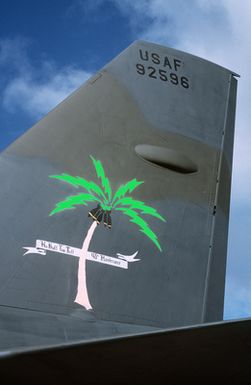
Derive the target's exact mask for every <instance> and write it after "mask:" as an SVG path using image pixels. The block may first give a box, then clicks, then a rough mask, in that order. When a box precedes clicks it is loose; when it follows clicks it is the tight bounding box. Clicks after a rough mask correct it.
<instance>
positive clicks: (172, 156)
mask: <svg viewBox="0 0 251 385" xmlns="http://www.w3.org/2000/svg"><path fill="white" fill-rule="evenodd" d="M135 152H136V154H137V155H139V156H140V157H141V158H143V159H145V160H147V161H148V162H151V163H153V164H156V165H158V166H161V167H164V168H167V169H169V170H172V171H176V172H179V173H182V174H191V173H194V172H197V171H198V167H197V165H196V164H195V163H194V162H193V161H192V160H191V159H189V158H188V157H187V156H186V155H184V154H182V153H181V152H180V151H176V150H172V149H171V148H167V147H160V146H152V145H150V144H138V145H137V146H135Z"/></svg>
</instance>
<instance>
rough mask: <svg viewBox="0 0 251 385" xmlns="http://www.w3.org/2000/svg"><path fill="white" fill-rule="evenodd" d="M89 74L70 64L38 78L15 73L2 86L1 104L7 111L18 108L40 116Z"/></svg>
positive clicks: (82, 81) (34, 115) (31, 114)
mask: <svg viewBox="0 0 251 385" xmlns="http://www.w3.org/2000/svg"><path fill="white" fill-rule="evenodd" d="M89 77H90V74H89V73H87V72H85V71H82V70H79V69H74V68H70V67H68V68H63V69H61V70H58V71H57V70H55V73H53V74H49V75H48V77H47V78H46V79H45V80H44V81H42V82H41V81H38V80H36V78H35V77H34V76H33V75H29V76H27V75H26V76H19V77H17V78H15V79H13V80H11V81H10V82H9V84H8V85H7V86H6V88H5V90H4V93H3V106H4V107H5V108H6V109H7V110H8V111H10V112H14V111H16V110H17V109H21V110H23V111H24V112H26V113H27V114H29V115H30V116H32V117H36V118H40V117H41V116H42V115H44V114H46V113H47V112H49V111H50V110H51V109H52V108H54V107H55V106H56V105H57V104H58V103H60V102H61V101H62V100H64V99H65V98H66V97H67V96H68V95H69V94H70V93H71V92H73V91H74V90H75V89H76V88H78V87H79V86H80V85H81V84H83V83H84V82H85V81H86V80H87V79H88V78H89Z"/></svg>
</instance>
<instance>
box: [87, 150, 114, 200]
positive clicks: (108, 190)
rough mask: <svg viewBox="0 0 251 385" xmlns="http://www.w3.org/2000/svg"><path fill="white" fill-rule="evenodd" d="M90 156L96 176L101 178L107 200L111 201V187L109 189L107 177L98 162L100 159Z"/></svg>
mask: <svg viewBox="0 0 251 385" xmlns="http://www.w3.org/2000/svg"><path fill="white" fill-rule="evenodd" d="M90 157H91V160H92V162H93V165H94V167H95V170H96V173H97V177H98V178H100V179H101V183H102V187H103V188H104V191H105V194H107V198H108V201H111V198H112V189H111V185H110V182H109V179H108V178H107V177H106V175H105V170H104V167H103V165H102V163H101V162H100V160H96V159H94V158H93V156H90Z"/></svg>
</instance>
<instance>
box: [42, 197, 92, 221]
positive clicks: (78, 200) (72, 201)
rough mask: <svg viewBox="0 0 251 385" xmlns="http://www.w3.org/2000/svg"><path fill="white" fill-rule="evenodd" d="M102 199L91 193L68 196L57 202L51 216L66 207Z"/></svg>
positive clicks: (73, 207) (71, 207)
mask: <svg viewBox="0 0 251 385" xmlns="http://www.w3.org/2000/svg"><path fill="white" fill-rule="evenodd" d="M99 201H100V200H99V199H98V198H97V197H95V196H93V195H91V194H82V193H81V194H78V195H72V196H69V197H67V198H66V199H65V200H63V201H60V202H58V203H56V207H55V209H54V210H52V211H51V212H50V214H49V215H50V216H51V215H53V214H56V213H58V212H60V211H63V210H66V209H75V205H84V206H87V202H99Z"/></svg>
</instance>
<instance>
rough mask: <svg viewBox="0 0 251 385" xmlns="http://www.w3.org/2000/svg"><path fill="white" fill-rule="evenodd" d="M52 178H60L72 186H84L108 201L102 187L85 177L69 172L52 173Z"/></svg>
mask: <svg viewBox="0 0 251 385" xmlns="http://www.w3.org/2000/svg"><path fill="white" fill-rule="evenodd" d="M49 177H50V178H53V179H59V180H62V181H63V182H67V183H69V184H71V185H72V186H74V187H76V188H79V187H83V188H84V189H86V190H87V191H88V192H89V193H95V194H97V195H98V196H99V197H100V198H102V199H103V200H105V201H106V196H105V194H104V192H103V191H102V189H101V188H100V187H99V186H98V185H97V184H96V183H95V182H93V181H88V180H86V179H84V178H81V177H80V176H72V175H69V174H61V175H50V176H49Z"/></svg>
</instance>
